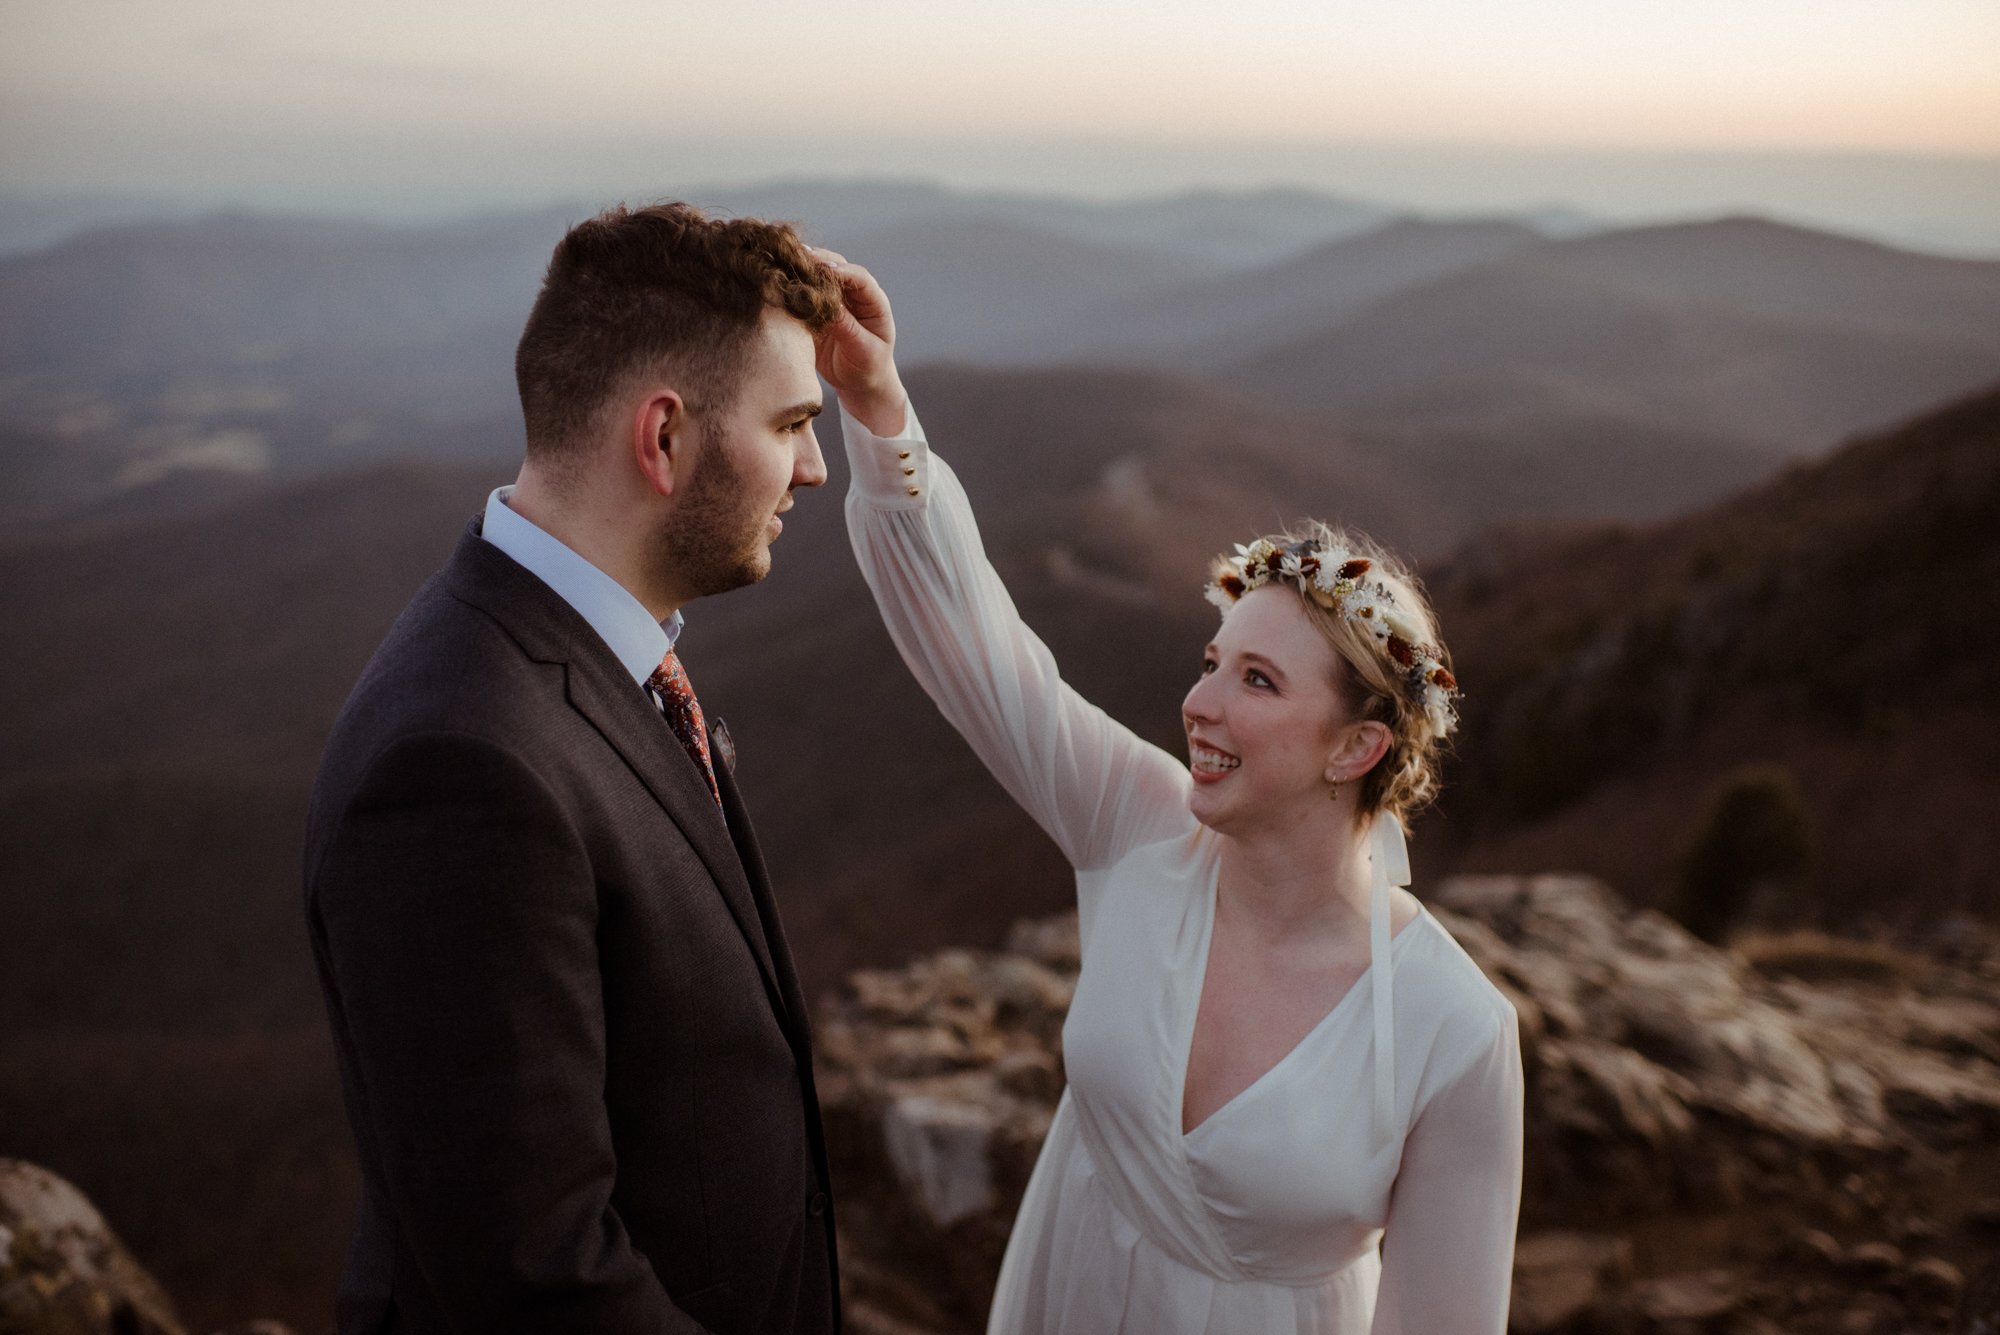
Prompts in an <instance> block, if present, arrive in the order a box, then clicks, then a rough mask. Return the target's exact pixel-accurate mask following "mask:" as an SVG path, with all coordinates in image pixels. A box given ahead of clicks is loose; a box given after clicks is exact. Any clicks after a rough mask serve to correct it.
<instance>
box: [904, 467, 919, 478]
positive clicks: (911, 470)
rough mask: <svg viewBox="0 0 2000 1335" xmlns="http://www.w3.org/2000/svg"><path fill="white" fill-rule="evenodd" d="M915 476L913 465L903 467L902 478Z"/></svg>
mask: <svg viewBox="0 0 2000 1335" xmlns="http://www.w3.org/2000/svg"><path fill="white" fill-rule="evenodd" d="M916 475H917V470H916V468H915V466H914V465H905V466H904V468H903V476H904V477H915V476H916Z"/></svg>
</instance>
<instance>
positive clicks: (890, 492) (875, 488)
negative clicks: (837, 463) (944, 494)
mask: <svg viewBox="0 0 2000 1335" xmlns="http://www.w3.org/2000/svg"><path fill="white" fill-rule="evenodd" d="M840 437H841V440H842V441H843V442H844V443H845V444H846V446H847V464H848V468H849V469H850V470H851V471H852V473H853V475H854V481H853V484H852V490H853V491H854V492H855V493H856V494H858V495H859V496H860V497H861V498H862V499H864V500H866V501H867V502H868V503H869V504H870V505H873V506H875V507H876V508H877V509H882V510H918V509H922V508H923V506H924V504H925V503H926V501H927V499H928V497H929V495H930V446H929V444H927V443H926V442H925V440H924V428H923V425H922V423H920V422H918V421H917V409H916V405H915V404H911V405H910V406H909V408H908V410H907V411H906V413H905V415H904V419H903V432H902V434H901V435H899V436H893V437H889V438H887V439H885V438H883V437H881V436H878V435H876V434H875V433H874V432H872V431H870V430H869V429H868V428H867V427H865V426H863V425H861V423H860V422H858V421H856V420H855V419H854V417H853V415H852V414H851V413H849V412H848V411H847V406H846V405H845V404H842V405H841V408H840Z"/></svg>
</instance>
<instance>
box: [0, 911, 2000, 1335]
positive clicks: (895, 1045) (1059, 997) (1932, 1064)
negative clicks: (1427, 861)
mask: <svg viewBox="0 0 2000 1335" xmlns="http://www.w3.org/2000/svg"><path fill="white" fill-rule="evenodd" d="M1429 907H1430V909H1431V911H1432V912H1433V913H1435V914H1436V915H1437V917H1438V919H1439V920H1440V921H1441V922H1443V923H1444V925H1445V926H1446V927H1447V928H1449V929H1450V931H1451V932H1452V934H1453V935H1454V936H1455V937H1456V938H1457V940H1458V941H1459V943H1460V944H1461V945H1462V946H1463V947H1464V948H1465V950H1466V951H1467V952H1468V953H1469V954H1470V955H1471V956H1472V957H1473V958H1474V959H1475V960H1477V961H1478V962H1479V964H1480V966H1481V967H1482V968H1483V969H1485V971H1486V973H1487V975H1488V976H1489V977H1490V978H1492V979H1493V981H1494V982H1495V983H1496V984H1497V985H1498V986H1499V987H1501V988H1502V989H1503V990H1504V991H1505V992H1506V993H1507V995H1508V996H1509V998H1510V999H1511V1000H1512V1001H1513V1003H1514V1006H1515V1008H1516V1010H1517V1011H1518V1012H1519V1015H1520V1020H1521V1034H1522V1040H1523V1042H1522V1054H1523V1060H1524V1062H1525V1064H1526V1068H1527V1075H1528V1130H1527V1135H1528V1145H1527V1159H1526V1189H1525V1199H1524V1201H1523V1205H1522V1213H1521V1232H1520V1240H1519V1246H1518V1249H1517V1254H1516V1263H1515V1277H1514V1294H1513V1314H1512V1320H1511V1323H1510V1325H1511V1329H1512V1330H1513V1331H1514V1332H1517V1333H1518V1335H1586V1333H1591V1332H1608V1333H1610V1335H1698V1333H1705V1332H1721V1333H1723V1335H1778V1333H1780V1332H1784V1333H1789V1335H1836V1333H1838V1335H1891V1333H1892V1332H1893V1333H1901V1332H1949V1333H1950V1335H2000V938H1996V936H1995V934H1994V933H1992V932H1991V931H1990V930H1988V929H1982V928H1979V927H1976V926H1974V925H1972V924H1970V923H1961V924H1959V925H1958V926H1956V927H1954V928H1952V929H1950V930H1948V931H1945V932H1943V933H1941V934H1939V935H1938V937H1937V938H1936V939H1935V940H1934V941H1933V942H1931V943H1929V945H1928V946H1927V947H1926V948H1925V949H1924V950H1922V951H1914V950H1909V949H1898V948H1894V947H1891V946H1888V945H1884V944H1880V943H1869V942H1860V941H1852V940H1843V939H1836V938H1830V937H1826V936H1820V935H1816V934H1806V933H1799V934H1792V935H1784V936H1771V935H1764V936H1757V937H1751V938H1746V939H1739V940H1737V941H1735V942H1733V943H1732V944H1731V945H1730V946H1729V947H1727V948H1716V947H1713V946H1709V945H1706V944H1704V943H1702V942H1701V941H1699V940H1697V939H1696V938H1694V937H1693V936H1690V935H1689V934H1688V933H1687V932H1685V931H1683V930H1682V929H1681V928H1680V927H1678V926H1677V925H1675V924H1674V923H1673V922H1672V921H1670V920H1669V919H1667V918H1665V917H1663V916H1661V915H1659V914H1658V913H1654V912H1651V911H1647V910H1641V911H1636V912H1635V911H1632V910H1630V909H1628V908H1627V907H1626V906H1624V905H1623V904H1621V903H1620V902H1619V901H1618V899H1617V898H1616V896H1615V895H1613V894H1612V893H1611V891H1610V890H1608V889H1607V888H1606V887H1605V886H1603V885H1602V884H1601V883H1599V882H1596V881H1592V880H1589V879H1585V878H1580V877H1558V876H1542V877H1504V876H1492V877H1462V878H1459V879H1456V880H1453V881H1450V882H1448V883H1446V884H1445V885H1444V886H1443V887H1441V889H1440V890H1439V891H1438V892H1437V893H1436V894H1435V895H1433V896H1432V897H1431V898H1430V900H1429ZM1077 967H1078V958H1077V943H1076V925H1075V920H1074V918H1073V917H1059V918H1052V919H1047V920H1042V921H1031V922H1024V923H1021V924H1020V925H1018V926H1017V927H1016V928H1015V930H1014V932H1013V935H1012V938H1011V939H1010V941H1009V943H1008V948H1007V949H1005V950H1002V951H967V950H949V951H943V952H940V953H938V954H935V955H931V956H928V957H926V958H923V959H920V960H918V961H916V962H915V963H913V964H911V965H909V966H908V967H906V968H902V969H894V970H868V971H863V972H860V973H856V974H854V975H853V976H852V978H851V979H850V981H849V983H848V985H847V986H846V988H845V989H843V990H842V991H841V992H840V993H839V994H838V995H836V996H834V997H831V998H829V999H828V1000H827V1002H826V1003H825V1005H824V1007H823V1011H822V1016H821V1021H820V1030H819V1049H820V1055H821V1067H822V1070H821V1075H820V1082H819V1084H820V1093H821V1097H822V1100H823V1102H824V1104H825V1109H826V1124H827V1131H828V1138H829V1145H830V1148H831V1150H832V1152H833V1155H834V1170H835V1174H836V1178H837V1187H838V1191H839V1194H838V1200H839V1202H840V1204H839V1209H840V1224H841V1236H842V1261H843V1277H844V1280H845V1285H844V1287H845V1288H846V1290H847V1311H848V1318H849V1319H848V1327H849V1329H850V1330H851V1331H853V1332H855V1335H960V1333H961V1332H972V1331H977V1330H979V1329H981V1327H982V1320H983V1316H984V1312H985V1308H986V1302H987V1297H988V1295H989V1293H990V1292H991V1290H992V1286H993V1279H994V1275H995V1273H996V1272H997V1270H998V1267H999V1262H1000V1256H1001V1253H1002V1251H1003V1249H1004V1248H1005V1245H1006V1238H1007V1229H1008V1224H1009V1221H1010V1220H1011V1219H1012V1217H1013V1214H1014V1210H1015V1206H1016V1204H1017V1202H1018V1201H1019V1199H1020V1196H1021V1192H1022V1189H1023V1187H1024V1186H1025V1185H1026V1182H1027V1177H1028V1173H1029V1170H1030V1169H1031V1168H1032V1167H1033V1164H1034V1160H1035V1155H1036V1153H1037V1151H1038V1149H1039V1148H1040V1145H1041V1141H1042V1137H1043V1135H1044V1134H1045V1132H1046V1131H1047V1128H1048V1123H1049V1119H1050V1117H1051V1116H1052V1114H1053V1112H1054V1109H1055V1104H1056V1100H1057V1098H1058V1097H1059V1096H1060V1094H1061V1091H1062V1082H1063V1076H1062V1056H1061V1037H1062V1022H1063V1018H1064V1016H1065V1014H1066V1013H1067V1011H1068V1008H1069V1001H1070V997H1071V994H1072V991H1073V989H1074V985H1075V978H1076V972H1077ZM0 1335H187V1330H186V1327H185V1326H184V1325H183V1324H182V1323H181V1321H180V1319H179V1317H178V1316H177V1315H176V1313H175V1311H174V1308H173V1306H172V1304H171V1303H170V1302H169V1300H168V1299H167V1297H166V1295H165V1294H163V1293H162V1292H161V1291H160V1288H159V1286H158V1285H157V1284H156V1283H154V1281H153V1280H152V1279H151V1278H150V1277H149V1276H148V1275H147V1274H146V1273H145V1272H144V1270H142V1269H141V1268H140V1267H139V1265H138V1264H137V1263H136V1262H135V1261H133V1259H132V1258H131V1256H130V1255H129V1254H128V1253H127V1252H126V1250H125V1248H124V1247H123V1246H122V1245H121V1244H120V1243H119V1241H118V1239H117V1237H116V1236H115V1235H114V1234H113V1233H112V1231H111V1229H110V1228H109V1227H108V1226H107V1225H106V1223H105V1221H104V1220H103V1219H102V1218H101V1217H100V1216H99V1214H98V1212H97V1211H96V1209H95V1208H93V1207H92V1205H91V1204H90V1202H89V1201H87V1200H86V1199H85V1198H84V1197H83V1195H82V1194H81V1193H79V1192H78V1191H77V1190H76V1189H75V1188H74V1187H72V1186H71V1185H70V1184H68V1183H67V1182H65V1181H63V1180H62V1179H61V1178H58V1177H56V1176H55V1175H54V1174H52V1173H49V1172H47V1171H46V1170H44V1169H41V1168H38V1167H35V1166H34V1165H32V1164H27V1163H23V1162H21V1161H19V1160H9V1159H0ZM219 1335H288V1332H286V1331H285V1329H284V1328H283V1327H281V1326H278V1325H276V1324H274V1323H269V1322H251V1323H248V1324H246V1325H241V1326H236V1327H232V1328H231V1329H230V1330H229V1331H226V1332H221V1333H219Z"/></svg>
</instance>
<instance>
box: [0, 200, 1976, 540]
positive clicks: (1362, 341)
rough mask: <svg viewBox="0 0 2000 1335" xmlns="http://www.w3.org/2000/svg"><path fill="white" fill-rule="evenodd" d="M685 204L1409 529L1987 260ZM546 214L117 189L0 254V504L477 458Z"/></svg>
mask: <svg viewBox="0 0 2000 1335" xmlns="http://www.w3.org/2000/svg"><path fill="white" fill-rule="evenodd" d="M707 202H709V203H711V204H715V205H719V206H727V207H731V208H740V209H742V210H744V211H753V210H754V211H760V212H764V213H770V214H775V215H780V216H785V215H789V216H797V217H802V218H804V219H806V221H807V224H808V228H809V231H810V232H811V233H812V234H813V235H814V236H815V237H816V238H818V239H822V240H825V241H828V242H831V243H832V244H834V245H836V246H837V247H840V248H842V249H843V250H845V251H846V252H847V253H848V254H850V255H851V256H852V257H853V258H856V259H858V260H860V261H862V262H864V263H867V264H869V265H871V266H872V267H873V268H875V269H876V270H877V271H878V272H879V273H880V274H881V276H882V277H883V279H884V281H885V283H886V284H887V285H888V287H889V290H890V292H891V294H892V297H893V298H894V300H895V301H896V303H897V310H898V318H899V323H900V325H901V327H902V331H903V348H904V360H905V363H906V364H921V363H923V362H925V361H927V360H940V359H944V360H956V361H960V362H972V363H979V364H984V365H989V366H998V367H1006V366H1023V365H1041V366H1048V365H1082V366H1090V367H1099V368H1109V367H1112V366H1129V367H1142V368H1152V369H1158V370H1168V371H1172V372H1175V373H1176V374H1178V375H1180V376H1182V377H1187V376H1193V377H1196V378H1200V379H1204V380H1207V381H1210V382H1213V383H1214V385H1215V390H1214V392H1215V394H1216V395H1218V396H1219V397H1218V398H1217V400H1216V401H1218V402H1221V401H1224V400H1228V401H1231V402H1235V403H1238V404H1244V405H1254V406H1256V408H1257V409H1258V411H1259V412H1260V413H1261V414H1262V418H1261V419H1260V420H1264V421H1267V422H1276V421H1278V420H1279V419H1284V420H1285V421H1286V422H1287V425H1286V426H1285V427H1283V428H1282V429H1280V430H1279V434H1281V435H1287V436H1293V435H1297V434H1298V433H1299V432H1304V433H1305V436H1306V437H1310V436H1312V435H1315V434H1316V435H1317V436H1318V437H1319V438H1321V439H1323V440H1326V441H1328V442H1330V443H1329V447H1328V448H1329V449H1331V450H1333V451H1334V452H1335V453H1336V454H1338V455H1339V457H1341V458H1344V459H1347V460H1350V461H1355V460H1364V459H1365V460H1366V461H1368V462H1367V465H1366V466H1367V467H1368V468H1369V469H1370V470H1372V472H1373V474H1374V475H1375V476H1378V477H1382V478H1393V479H1396V480H1397V483H1398V485H1399V486H1400V487H1402V488H1404V489H1405V500H1404V502H1403V505H1402V508H1403V509H1404V510H1405V511H1406V512H1407V513H1408V514H1409V515H1410V516H1411V517H1412V518H1413V519H1414V517H1415V516H1418V515H1422V516H1424V517H1425V518H1424V519H1423V521H1422V522H1421V523H1416V522H1413V523H1412V524H1411V525H1410V526H1409V527H1407V528H1405V529H1402V530H1401V531H1400V536H1401V537H1402V538H1403V540H1405V541H1406V542H1408V543H1409V544H1410V545H1411V546H1412V548H1413V549H1415V550H1419V551H1422V552H1426V553H1432V554H1435V553H1437V552H1440V551H1443V550H1445V549H1446V548H1448V547H1449V546H1450V545H1451V544H1452V543H1453V542H1455V541H1457V540H1459V539H1460V538H1462V537H1464V536H1465V535H1466V534H1468V533H1470V532H1472V531H1474V530H1475V529H1476V528H1477V527H1478V526H1479V525H1481V524H1484V523H1489V522H1494V521H1501V520H1513V519H1532V518H1559V517H1570V518H1594V517H1595V518H1651V517H1661V516H1664V515H1668V514H1672V513H1675V512H1677V511H1679V510H1681V509H1684V508H1686V507H1688V506H1690V505H1696V504H1700V503H1703V502H1705V501H1708V500H1712V499H1715V498H1716V497H1719V496H1721V495H1724V494H1727V493H1728V492H1729V491H1730V490H1732V489H1734V488H1736V487H1740V486H1742V485H1746V484H1748V483H1749V482H1752V481H1754V480H1756V479H1758V478H1761V477H1764V476H1767V475H1768V474H1769V473H1770V472H1771V471H1772V470H1773V469H1775V468H1777V467H1779V466H1780V465H1781V464H1782V463H1783V462H1784V461H1785V460H1787V459H1789V458H1794V457H1801V456H1805V455H1809V454H1811V453H1813V452H1815V451H1818V450H1820V449H1823V448H1825V446H1826V444H1827V443H1828V442H1829V441H1833V440H1837V439H1839V438H1841V437H1842V436H1844V435H1847V434H1850V433H1853V432H1856V431H1863V430H1869V429H1873V428H1876V427H1880V426H1882V425H1884V424H1885V423H1888V422H1891V421H1894V420H1896V419H1897V418H1899V417H1901V416H1904V415H1907V414H1909V413H1912V412H1915V411H1919V410H1921V409H1922V408H1923V407H1925V406H1926V405H1928V404H1932V403H1935V402H1938V401H1941V400H1943V399H1945V398H1948V397H1950V396H1952V395H1955V394H1960V393H1964V392H1967V391H1969V390H1970V389H1972V388H1974V387H1975V386H1977V385H1979V384H1981V383H1984V382H1985V381H1986V380H1988V379H1990V378H1991V377H1992V375H1994V374H1995V373H1996V372H2000V262H1993V261H1967V260H1948V259H1942V258H1937V257H1933V256H1926V255H1919V254H1914V253H1910V252H1904V251H1897V250H1892V249H1889V248H1886V247H1882V246H1878V245H1874V244H1871V243H1866V242H1860V241H1854V240H1850V239H1847V238H1842V237H1835V236H1831V235H1828V234H1825V233H1818V232H1812V231H1808V230H1805V229H1801V228H1796V227H1789V226H1782V225H1779V224H1775V223H1769V222H1762V221H1758V220H1754V219H1726V220H1722V221H1718V222H1710V223H1689V224H1681V225H1676V226H1662V227H1650V228H1639V229H1629V230H1625V231H1618V232H1602V233H1596V234H1589V233H1585V234H1581V235H1579V234H1577V229H1576V228H1575V227H1567V228H1563V229H1561V230H1562V231H1563V232H1564V235H1562V236H1551V235H1549V234H1548V233H1546V232H1545V231H1543V230H1541V229H1540V228H1539V227H1537V226H1535V225H1531V223H1530V222H1528V221H1523V220H1511V219H1487V220H1459V221H1449V220H1432V219H1413V218H1394V217H1390V216H1388V215H1386V214H1385V213H1383V212H1382V211H1381V210H1378V209H1371V208H1370V207H1369V206H1366V205H1359V204H1353V203H1350V202H1347V201H1342V200H1335V199H1329V198H1326V197H1322V196H1314V195H1308V194H1303V193H1281V192H1268V193H1265V194H1251V195H1191V196H1181V197H1175V198H1172V199H1162V200H1154V201H1141V202H1136V203H1123V204H1086V203H1081V202H1078V201H1073V200H1063V199H1058V198H1037V197H1029V196H1004V195H986V196H974V195H963V194H954V193H952V192H947V191H942V190H939V189H937V188H935V187H929V186H922V185H916V184H910V183H896V182H879V183H862V184H852V183H843V184H831V183H813V182H799V183H794V184H790V185H782V184H781V185H773V186H768V187H761V188H757V189H751V190H743V191H738V192H735V193H733V194H729V195H727V196H724V195H722V194H718V195H717V196H716V197H715V198H712V199H709V200H708V201H707ZM571 216H572V215H570V214H566V213H563V212H560V211H553V210H552V211H550V212H547V213H543V214H534V215H520V216H514V217H505V218H488V219H481V220H474V221H469V222H463V223H456V224H450V225H440V226H435V227H426V228H393V227H384V226H379V225H373V224H361V223H339V222H329V221H324V220H311V219H272V218H250V217H236V218H222V219H209V220H202V221H194V222H182V223H165V224H137V223H135V224H126V225H120V226H115V227H109V228H104V229H100V230H97V231H93V232H87V233H85V234H83V235H80V236H77V237H74V238H72V239H70V240H68V241H66V242H63V243H62V244H60V245H57V246H54V247H52V248H49V249H46V250H43V251H40V252H37V253H34V254H30V255H22V256H15V257H13V258H9V259H4V260H0V524H4V525H9V526H12V527H14V528H16V529H19V528H20V527H21V526H23V525H37V524H47V523H50V522H54V521H57V520H60V519H61V518H62V517H63V516H66V515H75V514H78V513H80V512H82V511H85V510H89V509H93V508H98V509H101V508H103V507H105V506H107V505H109V506H112V507H114V508H116V509H120V510H129V509H131V508H133V506H134V505H135V504H137V505H138V506H140V507H141V508H144V507H147V506H151V507H152V508H154V509H161V508H166V506H167V503H168V502H172V498H174V497H176V496H187V495H191V494H196V493H199V492H200V491H201V490H202V488H201V487H200V486H194V485H191V484H190V483H189V479H190V478H208V479H212V480H213V481H214V483H215V484H217V485H218V486H222V487H231V486H240V485H241V482H242V480H243V479H245V478H252V477H256V476H260V475H262V474H265V473H272V472H275V473H278V474H287V473H292V474H304V473H309V472H314V471H324V470H326V469H329V468H339V467H352V466H356V465H359V464H362V463H365V462H367V461H370V460H387V459H395V458H406V457H425V458H440V459H465V460H481V461H491V462H493V463H494V464H496V465H499V464H501V463H504V462H505V461H507V460H509V459H511V458H513V457H515V456H516V454H517V451H518V449H519V440H520V435H519V432H520V428H519V424H518V420H517V416H516V411H515V408H514V403H513V388H512V384H511V375H510V367H511V354H512V345H513V342H514V339H515V338H516V336H517V334H518V330H519V325H520V322H521V319H522V318H523V316H524V314H525V311H526V309H527V306H528V304H529V302H530V300H531V298H532V295H533V292H534V288H535V284H536V280H537V276H538V274H539V271H540V269H541V266H542V264H543V263H544V261H545V258H546V253H547V250H548V247H549V246H550V245H551V244H552V243H553V241H554V240H555V238H556V237H557V236H559V235H560V233H561V230H562V228H563V227H564V225H565V224H566V223H567V222H568V221H569V219H570V217H571ZM1093 373H1094V372H1093ZM1105 383H1106V390H1105V392H1106V394H1107V396H1108V397H1107V399H1106V402H1112V401H1116V400H1117V397H1118V394H1117V391H1116V390H1115V389H1113V388H1111V385H1112V383H1113V382H1111V381H1109V380H1107V381H1106V382H1105ZM1086 397H1087V396H1086ZM1331 442H1338V444H1337V445H1335V444H1332V443H1331ZM163 487H164V488H166V490H165V491H162V490H161V489H162V488H163ZM149 495H151V496H156V497H164V498H165V500H164V501H162V500H155V499H144V498H146V497H148V496H149ZM172 503H177V502H172Z"/></svg>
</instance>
